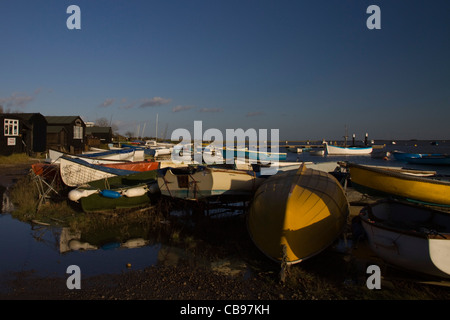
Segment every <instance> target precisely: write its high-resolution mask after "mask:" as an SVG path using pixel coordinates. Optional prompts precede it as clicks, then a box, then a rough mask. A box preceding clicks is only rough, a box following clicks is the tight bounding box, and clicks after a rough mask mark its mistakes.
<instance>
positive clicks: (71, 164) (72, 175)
mask: <svg viewBox="0 0 450 320" xmlns="http://www.w3.org/2000/svg"><path fill="white" fill-rule="evenodd" d="M59 161H60V162H59V171H60V175H61V180H62V181H63V182H64V184H65V185H67V186H69V187H78V186H80V185H83V184H86V183H88V182H91V181H95V180H100V179H106V178H109V177H114V176H118V175H127V174H132V173H136V171H130V170H123V169H116V168H109V167H105V166H101V165H96V164H92V163H89V162H86V161H84V160H83V159H80V158H75V157H74V158H72V157H67V156H63V157H61V158H60V159H59Z"/></svg>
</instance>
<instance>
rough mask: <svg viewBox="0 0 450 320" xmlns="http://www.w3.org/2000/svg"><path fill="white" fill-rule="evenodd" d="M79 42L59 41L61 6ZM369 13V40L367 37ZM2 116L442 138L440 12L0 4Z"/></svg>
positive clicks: (243, 0)
mask: <svg viewBox="0 0 450 320" xmlns="http://www.w3.org/2000/svg"><path fill="white" fill-rule="evenodd" d="M72 4H75V5H78V6H79V7H80V9H81V30H69V29H68V28H67V27H66V20H67V19H68V18H69V16H70V14H67V13H66V9H67V7H68V6H69V5H72ZM370 5H377V6H379V8H380V10H381V29H380V30H369V29H368V28H367V27H366V20H367V19H368V18H369V16H370V14H367V13H366V10H367V8H368V7H369V6H370ZM0 39H1V45H0V70H1V72H0V74H1V75H2V76H1V77H0V105H3V108H4V109H5V110H8V109H9V110H11V111H23V112H41V113H42V114H44V115H75V114H76V115H81V116H82V117H83V119H84V120H85V121H95V120H96V119H98V118H101V117H105V118H107V119H108V120H112V122H113V123H115V124H116V125H117V126H118V127H119V129H120V130H119V131H120V132H122V133H124V132H126V131H131V132H136V130H137V128H138V126H139V128H140V129H141V130H142V128H143V127H144V125H145V128H146V131H145V134H147V135H153V134H154V132H155V121H156V114H158V118H159V132H160V134H162V133H163V131H164V129H165V128H166V127H167V135H166V136H167V137H170V134H171V132H172V131H173V130H175V129H176V128H186V129H188V130H192V126H193V123H194V120H202V121H203V129H204V130H206V129H207V128H218V129H220V130H223V132H225V129H227V128H229V129H237V128H243V129H248V128H255V129H259V128H265V129H279V130H280V138H281V139H282V140H286V139H288V140H296V139H322V138H325V139H340V138H341V137H342V136H343V134H344V127H345V125H347V127H348V131H349V134H352V133H355V134H356V135H357V137H358V138H361V139H363V137H364V134H365V133H366V132H367V133H369V137H370V138H372V139H411V138H419V139H421V138H424V139H427V138H428V139H450V126H449V125H448V123H449V120H448V119H450V1H448V0H433V1H425V0H421V1H392V0H391V1H377V0H374V1H362V0H354V1H350V0H326V1H321V0H318V1H299V0H279V1H267V0H239V1H238V0H190V1H187V0H183V1H171V0H164V1H162V0H158V1H149V0H143V1H140V0H136V1H125V0H115V1H111V0H110V1H99V0H95V1H93V0H74V1H70V2H69V1H63V0H58V1H50V0H46V1H43V0H33V1H31V0H30V1H20V0H14V1H13V0H2V1H0Z"/></svg>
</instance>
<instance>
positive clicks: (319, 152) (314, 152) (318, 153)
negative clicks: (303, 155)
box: [309, 148, 325, 156]
mask: <svg viewBox="0 0 450 320" xmlns="http://www.w3.org/2000/svg"><path fill="white" fill-rule="evenodd" d="M309 154H310V155H312V156H324V155H325V149H322V148H320V149H319V148H314V149H312V150H311V151H310V152H309Z"/></svg>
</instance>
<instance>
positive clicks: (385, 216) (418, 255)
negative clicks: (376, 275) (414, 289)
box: [360, 201, 450, 278]
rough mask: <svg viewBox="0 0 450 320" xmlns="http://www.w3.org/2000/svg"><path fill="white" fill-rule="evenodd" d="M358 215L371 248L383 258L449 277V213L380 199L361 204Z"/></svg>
mask: <svg viewBox="0 0 450 320" xmlns="http://www.w3.org/2000/svg"><path fill="white" fill-rule="evenodd" d="M360 217H361V221H362V225H363V228H364V230H365V232H366V234H367V238H368V241H369V245H370V248H371V249H372V251H373V252H375V253H376V254H377V255H378V256H379V257H380V258H382V259H383V260H384V261H386V262H387V263H389V264H391V265H394V266H397V267H400V268H403V269H407V270H411V271H415V272H420V273H423V274H428V275H432V276H437V277H444V278H450V234H449V233H448V232H449V230H450V216H449V215H448V214H446V213H442V212H439V211H436V210H431V209H429V208H426V207H424V206H417V205H411V204H403V203H400V202H395V201H381V202H378V203H375V204H373V205H371V206H368V207H366V208H364V209H363V210H362V211H361V213H360ZM434 228H440V229H438V230H436V229H434Z"/></svg>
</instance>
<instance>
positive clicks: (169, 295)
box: [0, 163, 450, 301]
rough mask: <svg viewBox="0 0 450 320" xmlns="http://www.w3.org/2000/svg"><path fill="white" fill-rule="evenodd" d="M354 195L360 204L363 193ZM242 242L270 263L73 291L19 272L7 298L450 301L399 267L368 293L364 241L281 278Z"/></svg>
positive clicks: (144, 274) (15, 174)
mask: <svg viewBox="0 0 450 320" xmlns="http://www.w3.org/2000/svg"><path fill="white" fill-rule="evenodd" d="M30 164H31V163H27V164H20V165H0V177H1V179H0V184H1V185H3V186H11V185H12V184H13V183H14V182H15V181H16V180H17V179H18V178H20V176H23V175H26V174H27V173H28V172H29V169H30ZM358 196H359V195H355V194H353V195H352V197H358ZM349 200H350V201H352V202H353V203H357V202H358V201H357V200H358V199H357V198H352V199H349ZM359 210H360V206H358V205H353V206H352V207H351V215H352V216H354V215H355V214H357V212H359ZM349 221H350V220H349ZM243 239H244V240H243V242H245V243H242V248H244V249H249V252H250V253H249V254H250V255H255V257H254V258H255V259H260V262H259V263H260V264H261V265H264V267H262V268H260V269H259V270H257V271H256V272H255V271H254V272H253V273H252V276H251V277H244V276H243V274H242V273H238V274H234V275H229V274H224V273H220V272H217V271H214V270H212V269H211V268H207V267H203V266H200V265H196V264H192V263H190V262H189V261H182V262H180V263H178V264H177V265H157V266H151V267H147V268H145V269H143V270H133V268H130V269H129V270H127V271H125V272H122V273H121V274H103V275H99V276H92V277H87V278H82V280H81V289H72V290H70V289H68V287H67V284H66V281H67V277H68V275H67V276H62V277H37V276H35V275H34V274H33V272H12V273H11V274H10V275H9V276H8V277H7V279H2V280H1V283H0V286H1V288H3V290H0V300H178V301H179V300H181V301H184V300H192V301H194V300H216V301H217V300H269V301H275V300H277V301H279V300H309V301H311V300H354V299H356V300H362V299H364V300H371V299H373V300H377V299H402V300H403V299H431V300H434V299H437V300H442V299H444V300H447V299H449V298H450V290H448V287H445V286H434V285H432V286H430V285H423V284H421V283H418V282H417V281H408V279H407V278H406V280H405V278H404V273H403V272H399V273H395V272H394V273H393V274H394V276H393V277H391V278H389V277H386V278H385V279H383V289H384V290H378V292H375V291H371V290H368V289H367V287H366V285H365V277H366V274H365V272H364V268H365V266H366V265H367V263H368V261H369V260H370V259H371V258H373V257H369V256H365V254H367V252H365V251H364V246H361V248H360V251H361V253H360V254H359V257H358V258H355V255H349V254H342V253H337V252H336V251H333V250H326V251H325V252H323V253H321V254H319V255H318V256H317V257H315V258H312V259H310V260H307V261H305V262H304V263H301V265H300V264H299V265H294V266H291V268H290V269H289V273H290V274H289V275H288V277H287V280H286V281H285V282H282V281H281V280H280V273H279V272H280V271H281V270H280V268H279V266H278V265H276V264H274V263H273V262H271V261H266V260H265V259H264V257H262V256H258V255H260V253H258V252H257V250H255V249H254V248H252V246H251V244H250V242H249V241H248V239H245V238H243ZM247 242H248V243H247ZM223 246H224V248H221V250H222V251H224V252H226V253H227V254H231V253H232V252H233V251H235V254H237V255H241V256H242V255H247V253H245V252H237V251H236V250H235V246H236V244H227V243H224V245H223ZM246 246H247V247H246ZM242 248H241V249H242ZM238 251H239V250H238ZM244 251H245V250H244ZM252 259H253V257H252ZM331 271H332V272H331ZM399 275H401V276H399ZM415 290H417V291H415ZM415 292H417V293H415Z"/></svg>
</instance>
